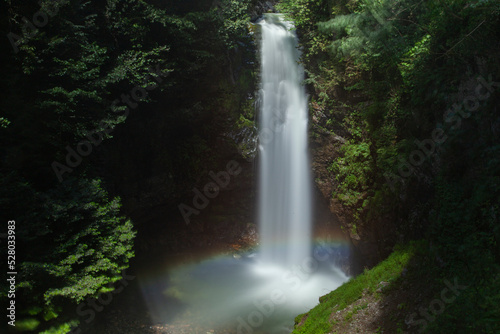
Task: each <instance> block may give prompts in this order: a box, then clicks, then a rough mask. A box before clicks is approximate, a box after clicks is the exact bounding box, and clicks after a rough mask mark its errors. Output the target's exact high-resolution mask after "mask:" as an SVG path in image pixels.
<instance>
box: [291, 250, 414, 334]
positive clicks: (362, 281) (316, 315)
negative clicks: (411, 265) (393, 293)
mask: <svg viewBox="0 0 500 334" xmlns="http://www.w3.org/2000/svg"><path fill="white" fill-rule="evenodd" d="M418 247H419V243H417V242H412V243H410V244H409V245H406V246H397V247H396V248H395V250H394V252H393V253H392V254H391V255H390V256H389V257H388V258H387V259H386V260H384V261H382V262H381V263H379V264H378V265H377V266H376V267H374V268H372V269H370V270H365V271H364V272H363V273H362V274H361V275H359V276H357V277H356V278H353V279H351V280H349V281H347V282H346V283H344V284H343V285H341V286H340V287H338V288H337V289H336V290H334V291H332V292H330V293H329V294H327V295H325V296H323V297H321V298H320V303H319V304H318V305H317V306H316V307H314V308H313V309H311V310H310V311H309V312H308V313H305V314H301V315H299V316H297V317H296V318H295V323H296V324H299V323H300V322H301V321H303V319H304V317H307V318H306V319H305V321H304V322H303V324H302V325H300V326H298V327H296V328H295V330H294V331H293V332H292V333H293V334H308V333H315V334H321V333H329V332H330V331H331V330H332V325H333V324H332V323H331V322H330V316H331V314H332V312H334V311H340V310H343V309H344V308H346V307H347V306H348V305H350V304H352V303H353V302H355V301H356V300H358V299H359V298H361V297H362V295H363V291H364V290H367V291H368V292H369V293H372V294H376V293H377V292H376V290H377V289H378V288H379V287H380V285H379V283H380V282H381V281H386V282H392V281H395V280H396V279H397V278H398V277H399V276H400V275H401V272H402V271H403V269H404V268H405V266H406V265H407V264H408V262H409V260H410V259H411V258H412V257H413V255H414V254H415V252H416V250H417V248H418ZM357 311H358V310H356V312H357ZM352 315H353V314H351V315H350V317H352ZM348 316H349V314H348ZM350 317H349V318H350ZM345 320H349V319H345Z"/></svg>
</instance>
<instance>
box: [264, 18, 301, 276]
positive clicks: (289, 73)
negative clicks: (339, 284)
mask: <svg viewBox="0 0 500 334" xmlns="http://www.w3.org/2000/svg"><path fill="white" fill-rule="evenodd" d="M260 25H261V27H262V47H261V62H262V79H261V80H262V81H261V92H260V93H261V96H260V98H261V110H260V124H259V125H260V132H259V154H260V175H259V178H260V179H259V193H260V195H259V227H260V248H261V256H262V259H263V261H264V262H265V263H269V264H274V265H282V266H283V265H284V266H287V267H290V266H291V265H294V264H298V263H299V262H301V261H303V260H304V259H305V258H307V257H308V256H309V255H310V249H311V242H310V239H311V233H310V230H311V204H310V202H311V191H310V188H311V185H310V174H309V157H308V153H307V117H308V115H307V97H306V93H305V90H304V87H303V86H302V84H301V83H302V81H303V79H304V73H303V69H302V67H301V66H300V65H299V63H298V60H299V52H298V50H297V44H298V43H297V37H296V35H295V33H294V32H292V31H291V29H292V28H293V25H292V24H291V23H289V22H286V21H284V20H283V19H282V18H281V16H280V15H276V14H268V15H266V17H265V19H264V20H262V21H261V23H260Z"/></svg>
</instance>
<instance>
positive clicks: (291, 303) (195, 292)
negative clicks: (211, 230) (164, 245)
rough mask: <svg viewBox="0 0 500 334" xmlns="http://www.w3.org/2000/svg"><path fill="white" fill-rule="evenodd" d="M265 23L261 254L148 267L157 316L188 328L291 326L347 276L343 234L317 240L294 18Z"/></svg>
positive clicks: (274, 332)
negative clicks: (341, 257)
mask: <svg viewBox="0 0 500 334" xmlns="http://www.w3.org/2000/svg"><path fill="white" fill-rule="evenodd" d="M259 24H260V26H261V28H262V46H261V61H262V81H261V110H260V111H261V112H260V117H259V126H260V132H259V133H260V136H259V153H260V154H259V159H260V175H259V203H258V205H259V217H258V219H259V221H260V235H261V240H260V256H259V255H258V254H256V253H253V252H251V251H250V252H248V253H242V254H234V255H233V254H221V255H220V256H216V257H212V258H204V259H203V260H201V259H200V260H196V261H189V262H188V263H186V264H185V265H181V266H176V267H171V268H168V269H166V270H164V271H163V270H160V272H159V273H158V272H157V271H156V269H151V270H152V271H153V273H151V274H150V275H148V274H147V273H146V272H142V271H141V277H139V281H140V282H139V284H140V287H141V291H142V295H143V297H144V299H145V301H146V304H147V306H148V309H149V312H150V315H151V318H152V319H155V321H158V322H159V323H161V322H164V323H170V324H173V326H174V328H175V326H176V324H178V325H179V327H180V328H183V332H184V328H189V329H190V330H191V332H194V331H195V330H196V332H200V333H201V332H212V331H213V330H215V331H216V332H217V333H218V332H219V329H220V331H221V332H224V333H226V332H227V331H226V330H230V331H229V332H231V333H238V334H250V333H257V332H258V333H265V334H283V333H290V332H291V330H292V328H293V324H294V320H293V319H294V317H295V316H296V315H297V314H300V313H304V312H306V311H307V310H308V309H310V308H312V307H313V306H314V305H316V304H317V302H318V297H319V296H321V295H323V294H325V293H327V292H329V291H331V290H333V289H336V288H337V287H338V286H339V285H340V284H342V283H343V282H345V281H346V280H347V279H348V277H347V276H346V275H345V274H344V273H343V272H342V271H341V270H340V269H339V267H338V266H337V265H336V264H335V258H336V256H337V254H339V251H342V250H343V249H346V248H347V244H346V243H344V242H343V241H342V240H341V239H338V240H335V242H334V243H332V240H330V241H325V242H322V243H321V244H319V243H318V244H316V245H315V247H314V250H313V247H312V246H313V245H312V241H311V240H312V237H311V220H312V219H311V190H310V188H311V185H310V172H309V168H310V166H309V159H308V154H307V98H306V95H305V90H304V88H303V87H302V86H301V81H302V80H303V70H302V68H301V66H300V65H299V64H298V58H299V52H298V50H297V38H296V36H295V34H294V33H293V32H291V28H293V26H292V24H290V23H288V22H285V21H283V19H282V18H281V16H279V15H276V14H268V15H266V16H265V18H264V19H263V20H262V21H261V22H260V23H259ZM316 241H318V240H316ZM236 255H238V256H236ZM161 266H163V264H160V265H159V267H161ZM148 267H149V268H156V266H151V265H150V266H148ZM174 332H175V330H174Z"/></svg>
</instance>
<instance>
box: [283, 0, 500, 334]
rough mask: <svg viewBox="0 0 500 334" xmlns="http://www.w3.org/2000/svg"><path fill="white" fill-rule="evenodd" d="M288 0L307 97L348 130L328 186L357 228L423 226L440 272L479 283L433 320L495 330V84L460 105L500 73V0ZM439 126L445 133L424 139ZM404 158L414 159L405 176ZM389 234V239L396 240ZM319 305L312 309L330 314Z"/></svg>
mask: <svg viewBox="0 0 500 334" xmlns="http://www.w3.org/2000/svg"><path fill="white" fill-rule="evenodd" d="M280 8H282V10H284V11H287V12H288V13H290V16H291V17H292V18H293V19H294V20H295V22H296V26H297V31H298V33H299V34H300V36H299V37H300V41H301V46H302V48H303V50H304V54H303V57H302V60H303V62H304V65H305V69H306V73H307V74H308V78H307V80H306V83H307V84H308V85H310V88H311V91H312V97H311V109H312V110H314V111H318V112H322V113H324V114H325V115H327V116H328V119H327V120H321V124H315V126H317V127H325V128H326V130H328V131H333V132H334V133H335V134H336V135H339V136H342V137H343V138H344V143H345V144H344V145H343V146H342V148H341V149H340V150H339V152H338V153H340V156H339V157H338V158H337V159H335V161H333V162H332V164H331V165H330V167H329V169H328V170H329V172H330V173H331V179H333V180H335V181H334V182H333V186H334V191H333V194H332V196H333V197H334V198H336V199H337V200H338V201H339V202H340V203H342V204H343V205H344V208H346V209H347V210H349V212H350V214H351V217H352V218H355V226H356V230H357V231H358V232H359V231H363V230H364V231H371V228H372V227H375V226H378V224H380V222H381V220H384V221H393V222H398V223H397V224H395V225H396V229H397V231H388V232H387V233H382V234H383V235H379V236H378V237H379V238H380V239H383V238H388V239H389V238H393V237H392V236H394V235H399V236H401V237H403V238H404V239H406V240H411V239H420V238H422V237H425V238H427V239H428V240H429V241H430V242H431V243H432V244H434V245H437V246H436V247H435V252H436V254H435V256H436V257H438V258H439V259H441V260H442V263H441V265H442V268H441V272H440V273H439V274H436V275H435V276H437V277H441V278H442V277H455V276H457V277H461V279H463V280H464V281H468V282H470V283H471V285H472V286H474V288H471V289H468V290H467V291H466V292H465V293H464V294H463V295H461V296H460V301H459V302H457V303H455V304H453V306H452V307H450V309H449V311H447V312H446V315H442V316H439V317H437V320H436V321H435V322H434V323H433V324H432V326H430V327H429V332H432V333H452V332H462V331H467V332H476V331H477V332H481V333H494V332H497V331H498V328H497V325H496V324H497V323H499V321H498V314H500V313H498V312H497V310H498V307H499V304H498V293H497V292H496V291H495V289H494V286H495V284H496V286H497V287H498V281H497V280H496V277H498V272H499V266H500V255H499V254H500V248H499V240H500V237H499V232H498V225H499V224H498V222H497V220H498V218H497V217H498V214H497V211H498V205H497V203H499V202H500V199H499V194H500V186H499V184H500V180H499V179H498V178H497V177H496V176H495V175H499V173H500V171H499V170H498V166H499V159H498V156H500V155H499V154H500V152H499V150H498V130H495V129H496V127H497V126H498V115H497V113H496V111H495V110H496V105H498V99H499V92H498V87H497V88H495V91H493V90H491V91H489V93H490V95H488V98H487V99H486V100H483V101H482V102H480V103H478V104H477V109H476V110H475V111H474V112H472V113H471V115H470V116H468V115H467V114H464V113H463V109H464V103H465V102H464V101H466V99H468V98H472V99H476V100H477V99H478V97H477V96H478V94H479V93H477V92H474V89H477V87H478V84H479V81H478V80H477V78H478V77H482V78H491V79H489V80H490V82H491V81H494V82H498V81H500V66H499V65H498V61H497V60H498V57H499V55H500V49H499V48H498V47H497V46H496V45H497V44H498V40H499V39H500V34H499V32H500V20H499V19H498V18H499V3H498V1H496V2H495V1H473V2H470V1H465V0H457V1H434V2H421V1H417V0H380V1H361V0H360V1H333V0H332V1H319V2H318V1H302V0H300V1H299V0H297V1H293V0H289V1H283V2H282V5H281V7H280ZM480 88H481V87H480ZM481 89H483V90H484V89H486V88H485V87H484V85H483V87H482V88H481ZM484 92H485V90H484ZM454 105H455V106H457V105H458V106H460V108H461V109H462V111H460V112H462V114H459V113H458V112H456V111H455V112H453V111H452V110H453V106H454ZM468 107H470V106H468ZM459 115H461V116H459ZM457 116H459V118H460V119H459V120H458V121H456V117H457ZM452 117H455V118H454V120H455V121H456V123H453V122H452V121H451V120H452V119H453V118H452ZM458 122H459V123H458ZM436 129H438V130H436ZM439 129H442V130H443V131H444V133H445V134H446V139H445V141H444V142H443V143H441V144H438V143H434V144H433V145H435V146H433V147H432V150H430V151H427V152H426V151H422V148H421V147H419V145H421V143H422V142H423V141H424V140H427V139H430V138H433V133H434V131H439ZM316 135H321V134H316ZM419 143H420V144H419ZM427 143H429V142H428V141H427ZM419 152H420V154H422V156H423V158H422V161H421V162H418V161H417V162H416V163H415V161H416V160H415V157H416V156H417V155H416V154H419ZM412 161H413V163H412ZM404 163H406V164H407V165H408V166H410V168H411V170H410V172H409V173H407V174H406V175H404V176H402V175H401V170H402V166H403V164H404ZM388 175H389V177H388ZM388 239H386V242H387V244H388V245H387V244H386V245H384V247H387V246H390V245H391V244H394V242H395V241H396V240H394V239H390V240H388ZM430 275H431V274H427V276H430ZM432 275H434V274H432ZM441 275H442V276H441ZM446 275H447V276H446ZM494 312H496V313H494ZM312 314H313V313H312V312H311V314H310V316H309V317H308V319H307V321H309V319H310V321H311V323H313V322H315V321H317V322H318V323H322V324H323V325H325V326H329V325H328V323H327V321H326V320H325V319H328V318H325V317H326V316H324V315H318V317H316V316H311V315H312ZM325 314H326V313H325ZM325 321H326V322H325ZM318 326H319V325H318ZM299 330H300V329H299ZM311 331H313V332H314V330H311ZM304 332H306V331H304Z"/></svg>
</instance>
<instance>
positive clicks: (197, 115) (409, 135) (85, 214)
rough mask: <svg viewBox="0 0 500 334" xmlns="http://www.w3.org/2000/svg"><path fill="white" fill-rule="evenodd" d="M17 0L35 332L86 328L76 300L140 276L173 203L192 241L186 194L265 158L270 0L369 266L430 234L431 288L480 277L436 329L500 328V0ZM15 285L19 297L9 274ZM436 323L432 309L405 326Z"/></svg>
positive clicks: (176, 226)
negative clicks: (288, 31)
mask: <svg viewBox="0 0 500 334" xmlns="http://www.w3.org/2000/svg"><path fill="white" fill-rule="evenodd" d="M0 8H1V11H0V15H1V18H2V20H1V31H2V35H3V36H4V37H3V48H2V50H3V51H2V54H1V66H2V78H0V80H1V81H2V87H3V89H2V91H1V92H0V94H1V95H2V102H3V103H2V106H1V107H0V138H1V142H2V145H1V146H0V158H1V160H0V184H1V187H0V192H1V194H0V203H1V210H2V211H1V212H2V215H1V217H2V220H3V222H2V224H3V225H2V226H4V227H3V228H2V231H0V236H1V238H0V245H1V248H2V259H1V260H0V263H1V264H2V271H3V273H7V272H9V271H16V272H17V275H16V277H15V304H16V317H15V323H16V326H15V332H18V331H19V332H33V333H45V334H49V333H69V332H73V333H76V332H80V331H81V332H84V331H85V328H84V326H80V325H82V324H81V317H80V318H78V314H77V312H76V311H75V310H76V309H77V307H78V305H82V304H81V303H82V302H84V301H88V300H90V299H92V298H93V297H97V296H99V294H102V293H103V292H111V291H114V292H116V291H119V290H120V289H122V288H123V287H122V285H126V284H127V279H126V278H127V272H126V270H127V268H129V265H130V262H131V261H133V258H134V256H135V255H137V252H140V251H141V249H142V248H140V247H139V246H143V245H145V244H148V240H147V238H148V237H150V236H151V235H154V234H155V230H154V229H156V225H154V226H153V227H151V226H152V225H150V224H149V222H150V220H151V219H149V218H146V217H149V216H148V214H150V213H151V212H153V211H154V210H156V209H157V208H158V207H167V208H168V210H167V212H169V214H172V215H174V214H175V215H176V218H175V219H174V220H173V221H174V223H171V225H170V226H168V227H166V228H167V229H168V231H169V233H170V232H172V233H174V234H173V237H172V239H169V243H170V247H171V248H179V249H180V248H182V247H187V248H189V245H187V246H186V245H179V243H180V242H179V243H178V244H176V240H181V239H180V238H179V237H178V236H179V235H182V236H183V238H185V239H182V240H183V241H184V240H194V237H193V236H192V234H190V233H192V232H193V229H194V228H195V227H193V226H197V225H196V224H186V223H189V222H190V220H196V218H197V216H198V214H199V211H200V210H196V209H193V208H190V207H184V209H182V208H181V212H180V213H179V208H178V204H179V203H181V202H182V201H186V200H187V201H188V202H186V203H189V201H191V198H192V196H193V193H192V191H191V189H193V187H195V186H196V185H200V184H201V185H203V184H204V182H205V181H204V180H205V177H206V176H207V175H209V173H210V171H219V170H222V169H223V168H225V166H226V163H227V161H235V162H237V163H239V164H240V165H242V166H250V167H251V166H252V164H253V161H254V158H255V155H256V152H255V151H256V149H255V145H256V144H255V143H256V134H257V132H258V130H257V128H258V119H256V117H255V108H257V107H258V101H257V99H256V98H255V97H256V91H257V89H258V84H259V82H258V80H259V73H258V70H259V54H258V44H257V43H258V34H259V33H258V26H257V25H255V24H254V23H255V21H256V20H258V19H259V17H260V16H261V15H262V13H264V12H267V11H277V12H281V13H285V15H286V17H288V18H289V19H290V20H292V21H293V22H294V23H295V26H296V33H297V35H298V37H299V41H300V45H299V48H300V50H301V52H302V55H301V62H302V64H303V66H304V68H305V72H306V80H305V82H304V84H305V85H306V89H307V91H308V93H309V95H310V96H309V113H310V129H309V139H310V143H311V156H312V165H313V175H314V178H315V186H316V188H317V189H318V191H319V192H320V193H321V194H322V195H323V196H324V200H325V202H328V205H329V208H330V210H331V212H332V214H335V215H336V216H338V218H339V222H340V224H341V226H342V228H343V230H344V232H345V233H346V234H347V235H348V236H349V237H350V238H351V239H352V241H353V243H354V245H355V246H354V248H355V249H356V250H357V253H358V259H357V261H358V265H359V266H360V267H361V268H363V267H365V268H366V269H369V268H372V267H374V266H375V265H377V264H378V263H379V262H380V261H382V260H384V259H386V258H387V257H388V256H390V255H391V253H393V252H394V250H395V249H396V251H395V253H397V249H399V248H398V247H404V246H405V245H406V246H407V245H411V246H408V247H410V248H411V249H412V250H411V252H412V254H416V255H415V259H414V261H413V262H412V264H408V266H406V267H405V268H402V270H404V271H405V272H406V271H408V272H409V273H408V274H407V275H406V277H407V279H410V280H411V279H412V280H414V281H420V282H424V283H425V284H422V285H420V286H419V289H422V290H425V293H424V297H422V300H420V301H419V302H421V303H422V304H425V303H426V304H427V305H428V304H429V302H430V301H431V300H433V299H434V298H436V296H439V293H440V291H441V290H442V288H443V287H445V286H446V285H445V283H443V282H449V281H452V282H453V281H454V280H455V285H457V283H456V282H457V280H458V281H459V282H460V284H464V285H467V286H468V287H471V288H467V289H464V290H463V291H462V292H461V293H460V294H459V295H457V301H455V302H454V303H453V304H450V306H449V307H448V308H447V309H446V312H444V313H440V314H439V315H437V314H435V316H429V318H427V320H428V321H424V322H425V323H426V326H424V327H425V330H426V331H428V332H431V333H476V332H477V333H498V332H499V331H500V292H499V287H500V280H499V278H500V224H499V219H500V113H499V110H498V105H499V102H500V94H499V90H500V64H499V63H498V59H500V3H499V2H498V1H497V0H474V1H466V0H439V1H417V0H283V1H274V2H263V1H256V0H200V1H194V0H182V1H181V0H167V1H157V0H106V1H94V0H86V1H80V0H41V1H19V0H0ZM245 168H246V167H244V168H243V169H244V171H245V172H244V173H243V174H245V175H246V177H247V178H249V179H252V177H253V175H252V172H251V171H250V172H249V171H247V169H245ZM250 169H251V168H250ZM242 177H243V176H242ZM237 185H240V184H237ZM244 187H247V188H244V189H245V191H246V190H247V189H251V186H250V187H249V188H248V185H246V186H244ZM248 196H249V198H250V200H252V199H253V197H252V196H253V195H251V194H249V195H248ZM249 210H250V211H251V208H250V209H249ZM11 221H15V222H14V223H10V222H11ZM246 224H247V221H245V222H239V223H234V226H233V225H229V226H227V225H224V228H225V229H226V230H228V229H229V230H231V229H233V230H234V231H240V230H241V229H242V228H243V227H242V226H243V225H244V226H246ZM152 230H153V231H152ZM226 233H228V236H227V238H228V239H231V238H233V234H231V233H230V232H226ZM9 236H15V238H9ZM13 240H15V243H12V244H15V259H14V258H12V260H13V262H11V261H10V260H11V259H10V258H8V257H7V255H8V254H11V253H9V252H8V249H10V248H8V246H7V245H10V244H11V243H10V242H9V241H13ZM177 242H178V241H177ZM186 242H188V241H186ZM228 242H230V241H228ZM396 245H398V246H397V247H396V248H394V246H396ZM415 245H416V246H415ZM193 247H194V246H193ZM143 251H144V250H143ZM144 252H145V251H144ZM12 254H13V253H12ZM391 256H394V254H392V255H391ZM394 265H395V266H396V264H394ZM11 266H12V267H11ZM360 273H361V270H360V271H359V272H356V274H360ZM365 274H367V271H365V273H363V274H362V275H365ZM2 277H4V276H2ZM9 277H10V276H9V275H7V276H6V278H9ZM408 277H410V278H408ZM396 283H397V282H396ZM399 284H400V282H399ZM0 288H1V291H0V298H1V299H2V301H3V302H4V303H3V305H7V306H6V308H7V307H9V305H10V304H8V303H9V302H10V300H11V297H9V289H11V285H10V283H9V281H8V280H6V279H2V282H1V283H0ZM427 297H428V298H427ZM346 298H347V297H346ZM426 298H427V299H426ZM327 299H328V298H323V299H322V301H325V300H327ZM404 303H405V302H401V303H400V305H403V304H404ZM406 303H409V301H407V302H406ZM4 310H5V308H4ZM4 312H5V311H4ZM330 312H331V311H330ZM407 313H408V314H411V313H412V311H410V310H409V311H408V312H407ZM7 314H8V313H7ZM311 314H313V313H311ZM328 314H329V313H328ZM387 317H390V315H387ZM430 318H432V321H430ZM399 320H401V319H399V318H398V319H394V321H393V322H394V323H397V322H398V321H399ZM3 321H5V322H6V323H7V321H9V319H8V317H7V320H6V318H5V316H4V320H3ZM420 321H422V320H420ZM296 322H297V332H300V333H329V332H330V331H331V330H332V329H331V328H332V327H331V323H330V321H329V320H324V321H323V320H320V319H319V318H314V316H312V315H310V316H309V317H307V320H305V319H302V320H301V319H300V317H299V319H298V320H296ZM427 322H428V324H427ZM314 323H316V324H319V325H318V326H317V327H314V326H315V325H313V324H314ZM79 326H80V327H81V328H80V327H79ZM301 326H302V327H301ZM8 327H9V330H13V329H12V328H11V327H12V326H8ZM424 327H422V328H424ZM420 329H421V327H420V326H419V325H418V321H417V324H416V325H415V324H413V325H412V324H410V325H409V326H407V327H405V328H402V329H399V327H398V329H397V332H398V333H399V332H401V333H402V332H404V331H408V332H416V331H418V330H420ZM13 332H14V330H13ZM377 332H378V331H377ZM380 332H383V331H380ZM386 332H388V333H389V332H390V333H392V331H390V330H388V331H386ZM394 333H396V330H394Z"/></svg>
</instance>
